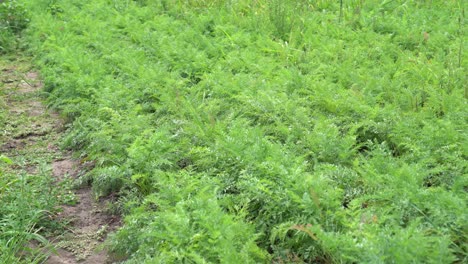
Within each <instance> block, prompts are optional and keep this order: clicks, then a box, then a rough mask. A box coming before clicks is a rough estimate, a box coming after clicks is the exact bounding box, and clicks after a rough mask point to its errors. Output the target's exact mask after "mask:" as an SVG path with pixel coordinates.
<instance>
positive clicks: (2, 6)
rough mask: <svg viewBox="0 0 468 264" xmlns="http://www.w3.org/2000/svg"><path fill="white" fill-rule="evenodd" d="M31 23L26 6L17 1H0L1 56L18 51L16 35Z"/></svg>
mask: <svg viewBox="0 0 468 264" xmlns="http://www.w3.org/2000/svg"><path fill="white" fill-rule="evenodd" d="M28 22H29V18H28V14H27V11H26V9H25V7H24V4H23V3H21V2H19V1H17V0H6V1H0V55H1V54H4V53H7V52H12V51H13V50H15V49H16V45H17V38H16V37H15V35H17V34H18V33H20V32H21V31H22V30H23V29H25V28H26V26H27V24H28Z"/></svg>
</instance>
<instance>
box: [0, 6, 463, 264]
mask: <svg viewBox="0 0 468 264" xmlns="http://www.w3.org/2000/svg"><path fill="white" fill-rule="evenodd" d="M6 2H9V1H6ZM10 2H11V1H10ZM23 2H24V6H25V10H27V15H28V17H29V20H28V21H27V24H28V26H27V27H26V29H25V30H24V31H23V33H22V40H21V41H20V42H18V43H16V44H9V45H10V46H11V45H16V46H20V48H22V49H25V50H27V52H28V53H29V54H30V55H31V56H33V57H34V63H35V65H36V67H37V68H38V70H39V71H40V74H41V77H42V79H43V82H44V88H43V89H44V92H45V93H46V94H47V103H48V106H49V107H50V108H52V109H57V110H58V111H60V113H61V114H62V116H63V117H64V118H65V119H66V121H67V122H68V125H67V132H66V136H65V138H64V140H63V142H62V145H63V148H65V149H69V150H73V151H75V153H77V154H76V155H77V157H78V158H79V159H81V160H83V161H89V162H92V163H93V164H94V167H93V169H92V170H91V171H90V172H89V173H87V174H86V175H85V176H83V177H84V178H83V179H82V181H88V182H90V183H92V188H93V191H94V194H95V196H96V197H109V196H111V197H113V198H114V199H115V204H114V205H113V206H112V210H114V211H116V212H118V213H119V214H121V215H122V217H123V225H122V227H120V228H119V229H118V230H117V231H116V232H115V233H114V234H113V235H112V236H111V237H110V238H109V239H108V240H107V242H106V243H107V244H106V245H107V246H108V248H109V250H110V251H111V252H112V254H113V255H114V257H115V259H119V261H122V262H124V263H467V262H468V253H467V250H468V249H467V243H468V241H467V236H468V224H467V223H468V214H467V212H468V208H467V204H468V199H467V191H468V177H467V167H468V161H467V157H468V137H467V133H468V126H467V121H468V110H467V109H468V107H467V99H468V85H467V84H468V82H467V78H466V77H467V59H468V58H467V52H466V46H467V41H466V25H465V22H466V18H465V11H466V7H467V3H468V2H467V1H462V0H447V1H440V0H434V1H429V0H417V1H404V0H385V1H378V0H343V1H327V0H316V1H313V0H291V1H284V0H135V1H131V0H94V1H84V0H76V1H70V0H25V1H23ZM1 36H3V35H1V34H0V37H1ZM7 37H8V36H7ZM5 38H6V37H5ZM0 40H1V38H0ZM0 43H1V42H0ZM5 47H9V46H7V45H5ZM5 49H6V48H5ZM0 51H1V50H0ZM2 117H3V118H5V114H3V115H2V113H0V121H2ZM0 154H1V153H0ZM5 161H7V159H6V158H5ZM0 162H1V161H0ZM0 166H1V165H0ZM0 188H1V186H0ZM0 199H3V198H2V196H0ZM1 212H2V209H0V214H1ZM0 216H1V215H0ZM0 228H1V227H0ZM0 230H1V229H0ZM0 241H1V235H0Z"/></svg>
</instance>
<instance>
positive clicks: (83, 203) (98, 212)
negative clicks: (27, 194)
mask: <svg viewBox="0 0 468 264" xmlns="http://www.w3.org/2000/svg"><path fill="white" fill-rule="evenodd" d="M0 82H1V83H2V85H0V89H1V91H0V96H2V100H1V101H3V102H4V103H3V105H2V106H1V107H2V108H3V109H2V110H3V112H4V113H6V115H5V116H6V118H5V119H6V120H5V122H4V127H2V128H1V131H0V154H2V155H4V156H7V157H9V158H10V159H11V160H12V165H10V166H8V168H6V172H7V173H9V174H10V175H17V177H26V178H27V179H31V180H30V181H33V179H35V178H37V177H49V178H50V180H46V181H45V182H49V183H50V185H49V186H43V188H50V189H51V190H50V192H47V193H48V194H50V195H52V194H54V195H55V194H56V195H57V196H61V197H53V198H58V200H59V201H60V203H62V204H63V205H61V206H60V208H57V210H55V211H53V212H47V216H46V218H49V220H51V221H49V224H50V223H52V224H50V225H51V226H52V228H51V227H44V228H43V227H42V226H36V227H35V228H37V229H38V230H40V229H43V230H44V233H45V234H43V235H44V236H46V237H47V238H48V240H49V241H50V242H52V246H44V245H39V243H33V242H30V245H29V247H32V248H38V247H39V248H42V247H44V248H45V249H41V250H42V251H43V252H45V253H46V254H47V255H50V257H48V259H47V260H46V262H45V263H79V262H82V263H108V262H110V259H109V257H108V254H107V251H106V250H105V249H104V246H103V245H102V244H103V240H104V239H105V238H106V236H107V234H108V232H109V231H112V230H113V229H115V228H116V227H117V226H118V224H119V219H118V218H117V217H115V216H111V215H109V214H108V213H107V212H106V206H105V201H101V202H97V201H96V200H95V199H94V196H93V193H92V190H91V188H90V187H89V186H87V185H86V186H80V187H79V188H74V187H75V186H74V185H76V184H75V183H76V179H77V177H78V176H80V175H82V174H83V173H84V172H85V171H86V170H88V169H89V168H90V167H91V166H92V164H90V163H86V162H84V163H83V162H80V160H77V159H74V158H72V155H71V153H69V152H67V151H63V150H61V149H60V148H59V142H60V141H61V137H62V133H63V131H64V130H65V124H64V121H63V120H62V119H61V118H60V116H59V115H58V114H57V113H55V112H53V111H51V110H49V109H47V108H46V107H45V106H44V104H43V102H42V101H43V100H42V99H41V93H42V91H41V87H42V83H41V80H40V77H39V75H38V73H37V72H36V71H34V70H33V69H32V66H31V64H30V62H29V61H28V60H27V59H24V60H14V61H13V60H5V59H0ZM57 188H61V189H60V190H54V189H57ZM35 195H36V194H35ZM37 195H43V194H41V192H39V193H38V194H37ZM35 198H37V199H38V200H41V199H48V198H47V197H35ZM46 222H47V221H46ZM54 227H55V228H54ZM54 229H55V230H54ZM41 235H42V234H41Z"/></svg>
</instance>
